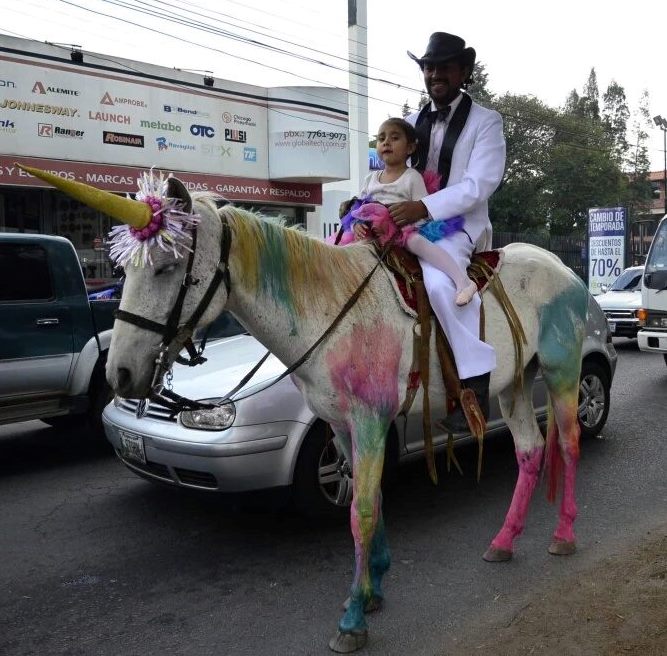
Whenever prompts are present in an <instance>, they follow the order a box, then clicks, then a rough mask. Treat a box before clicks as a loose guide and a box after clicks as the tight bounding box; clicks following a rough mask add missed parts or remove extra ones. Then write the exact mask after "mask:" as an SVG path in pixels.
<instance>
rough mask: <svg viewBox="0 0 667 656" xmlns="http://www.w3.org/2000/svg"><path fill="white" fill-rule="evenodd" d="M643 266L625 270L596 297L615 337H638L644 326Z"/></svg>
mask: <svg viewBox="0 0 667 656" xmlns="http://www.w3.org/2000/svg"><path fill="white" fill-rule="evenodd" d="M643 275H644V267H643V266H634V267H629V268H628V269H624V271H623V273H621V275H620V276H619V277H618V278H616V280H614V282H613V283H612V284H611V287H609V289H607V290H606V291H605V292H604V293H603V294H599V295H598V296H595V297H594V298H595V300H596V301H597V302H598V305H599V306H600V307H601V308H602V311H603V312H604V314H605V316H606V317H607V321H609V329H610V330H611V334H612V335H613V336H614V337H631V338H635V337H637V333H638V332H639V330H640V329H641V328H642V327H643V326H644V317H643V315H642V312H641V307H642V276H643Z"/></svg>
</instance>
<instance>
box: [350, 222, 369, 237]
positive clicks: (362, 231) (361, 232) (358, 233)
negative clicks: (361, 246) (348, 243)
mask: <svg viewBox="0 0 667 656" xmlns="http://www.w3.org/2000/svg"><path fill="white" fill-rule="evenodd" d="M352 231H353V232H354V238H355V239H356V240H357V241H359V240H362V239H368V238H369V236H370V230H369V229H368V226H367V225H366V224H365V223H361V222H359V223H355V224H354V225H353V226H352Z"/></svg>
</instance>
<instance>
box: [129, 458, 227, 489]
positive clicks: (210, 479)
mask: <svg viewBox="0 0 667 656" xmlns="http://www.w3.org/2000/svg"><path fill="white" fill-rule="evenodd" d="M116 455H117V456H118V457H119V458H120V461H121V462H122V463H123V464H124V465H125V466H126V467H129V468H130V469H133V470H134V471H135V472H137V473H141V474H144V475H146V476H148V477H149V478H157V479H159V480H161V481H164V482H166V483H173V484H180V485H182V486H183V487H196V488H199V489H202V488H204V489H207V490H217V489H218V481H217V480H216V478H215V476H213V474H209V473H208V472H202V471H196V470H194V469H181V468H178V467H174V473H175V474H176V478H174V476H173V475H172V474H171V472H170V471H169V468H168V467H167V466H166V465H161V464H160V463H157V462H151V461H150V460H147V461H146V462H138V461H135V460H126V459H125V458H123V456H122V455H121V453H120V450H119V449H116Z"/></svg>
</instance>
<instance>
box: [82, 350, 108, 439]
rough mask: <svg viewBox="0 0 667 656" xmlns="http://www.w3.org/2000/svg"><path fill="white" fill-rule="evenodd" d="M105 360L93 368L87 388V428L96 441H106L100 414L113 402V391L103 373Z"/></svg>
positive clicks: (104, 372)
mask: <svg viewBox="0 0 667 656" xmlns="http://www.w3.org/2000/svg"><path fill="white" fill-rule="evenodd" d="M105 364H106V358H104V360H102V361H101V362H100V363H98V365H97V366H96V368H95V372H94V374H93V377H92V380H91V381H90V386H89V396H90V405H89V407H88V416H87V419H88V426H89V428H90V430H91V431H92V433H93V435H94V436H95V438H96V439H99V440H102V441H106V438H105V434H104V424H103V423H102V412H103V411H104V408H105V407H106V406H107V404H108V403H110V402H111V401H113V391H112V390H111V387H110V386H109V383H107V377H106V371H105Z"/></svg>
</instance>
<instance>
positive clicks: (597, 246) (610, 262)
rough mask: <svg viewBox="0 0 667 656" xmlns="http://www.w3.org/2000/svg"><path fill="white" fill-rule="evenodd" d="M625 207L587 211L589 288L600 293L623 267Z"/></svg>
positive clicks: (595, 292)
mask: <svg viewBox="0 0 667 656" xmlns="http://www.w3.org/2000/svg"><path fill="white" fill-rule="evenodd" d="M625 226H626V208H625V207H598V208H593V209H589V210H588V288H589V290H590V292H591V294H593V295H595V294H600V293H602V285H611V283H612V282H614V280H616V278H618V276H620V275H621V272H622V271H623V269H624V268H625Z"/></svg>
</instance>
